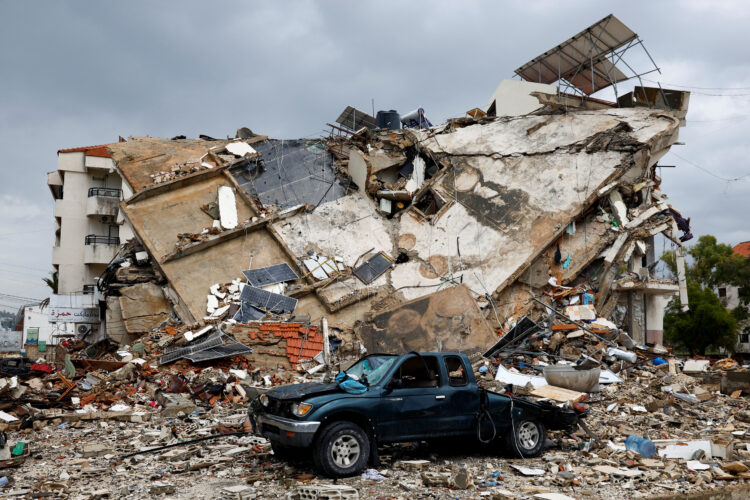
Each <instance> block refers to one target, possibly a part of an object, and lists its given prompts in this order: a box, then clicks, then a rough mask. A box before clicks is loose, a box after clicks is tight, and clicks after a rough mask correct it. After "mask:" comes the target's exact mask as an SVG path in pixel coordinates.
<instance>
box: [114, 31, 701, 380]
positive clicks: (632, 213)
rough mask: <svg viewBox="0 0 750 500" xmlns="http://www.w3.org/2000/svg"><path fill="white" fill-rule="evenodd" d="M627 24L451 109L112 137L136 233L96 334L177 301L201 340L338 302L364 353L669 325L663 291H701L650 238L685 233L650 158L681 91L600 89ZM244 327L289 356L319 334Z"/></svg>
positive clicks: (177, 314)
mask: <svg viewBox="0 0 750 500" xmlns="http://www.w3.org/2000/svg"><path fill="white" fill-rule="evenodd" d="M587 34H588V35H587ZM592 34H594V35H595V37H592ZM608 37H609V38H608ZM594 38H595V39H594ZM635 41H638V42H640V39H638V38H637V35H635V33H633V32H632V31H630V30H629V29H628V28H627V27H626V26H624V25H623V24H622V23H621V22H620V21H619V20H617V18H615V17H614V16H608V17H607V18H605V19H603V20H602V21H600V22H599V23H596V24H595V25H593V26H592V27H590V28H588V29H587V30H585V31H584V32H582V33H580V34H578V35H576V36H575V37H573V38H571V39H570V40H568V41H567V42H565V43H563V44H561V45H559V46H558V47H556V49H553V50H552V51H548V52H546V53H545V54H543V55H542V56H540V57H539V58H536V59H534V60H532V61H530V62H529V63H528V64H526V65H524V66H522V67H521V68H519V69H518V70H517V71H516V73H517V74H518V75H519V76H520V77H521V80H510V81H504V82H503V83H502V84H501V85H500V86H499V87H498V89H497V90H496V91H495V93H494V94H493V96H492V99H491V102H490V103H489V104H488V105H486V106H484V107H481V108H474V109H472V110H470V111H468V112H467V114H466V116H465V117H462V118H456V119H449V120H448V121H447V122H446V123H443V124H441V125H437V126H432V124H431V123H430V122H429V121H428V120H427V118H426V117H425V112H424V110H423V109H421V108H419V109H418V110H416V111H414V112H412V113H408V114H406V115H404V116H399V115H398V113H396V112H395V111H391V112H381V113H378V116H377V117H372V116H370V115H368V114H366V113H363V112H361V111H359V110H357V109H355V108H353V107H347V109H346V110H345V111H344V112H343V113H342V114H341V116H340V117H339V119H338V120H337V125H330V126H331V134H330V136H328V137H324V138H316V139H298V140H278V139H272V138H268V137H266V136H262V135H256V134H254V133H253V132H252V131H250V130H249V129H246V128H243V129H240V130H238V131H237V134H236V137H235V138H233V139H226V140H217V139H213V138H210V137H207V136H202V137H201V138H199V139H188V138H185V137H183V136H179V137H175V138H172V139H167V138H153V137H132V138H129V139H128V140H127V141H121V142H118V143H115V144H109V145H107V146H106V150H107V152H108V154H109V155H110V156H111V158H112V160H113V163H114V165H115V167H114V168H115V169H116V171H117V173H118V174H119V175H120V177H121V178H122V182H123V191H122V192H123V193H126V194H127V196H124V199H123V200H122V201H121V203H120V214H121V215H122V217H123V220H125V221H127V224H128V225H129V227H131V228H132V231H133V234H134V235H135V238H134V239H132V240H130V241H129V242H127V243H124V244H123V246H122V247H121V250H120V252H119V253H118V255H117V257H118V258H116V259H115V260H113V261H112V262H111V263H110V265H109V266H108V267H107V269H106V271H105V272H104V273H103V275H102V279H101V280H100V283H99V288H100V291H101V292H104V296H103V298H102V300H103V304H106V313H105V314H104V315H103V317H104V318H105V319H104V321H103V323H102V327H101V329H100V332H99V334H100V337H99V338H103V337H105V336H106V337H109V338H110V339H111V340H114V341H116V342H119V343H122V344H131V343H133V342H134V341H135V340H136V339H137V338H138V337H139V336H140V335H142V334H144V333H146V332H148V331H149V330H150V329H151V328H154V327H157V326H160V325H161V326H163V325H164V324H167V322H169V321H173V322H174V321H175V320H177V321H179V322H180V323H183V324H185V325H188V326H189V327H190V329H191V332H190V333H191V336H190V337H191V339H192V335H193V334H192V331H203V330H202V329H201V328H202V327H203V326H204V325H206V324H213V323H220V322H223V321H227V322H229V323H231V324H233V325H235V330H236V329H237V327H240V326H243V325H249V326H248V328H250V329H251V330H253V331H255V330H257V329H258V325H262V324H264V323H268V322H271V324H280V323H279V322H284V321H287V320H290V321H293V322H296V323H299V324H302V325H317V326H318V327H320V328H322V322H323V321H324V320H325V322H326V323H327V325H328V328H330V330H331V332H333V334H334V335H338V336H340V337H342V338H345V339H349V340H352V341H358V342H359V343H360V344H361V346H362V348H364V349H366V350H367V351H370V352H375V351H388V352H408V351H412V350H440V351H445V350H455V351H462V352H467V353H475V352H483V351H485V350H486V349H487V348H488V347H489V346H491V345H493V344H494V343H495V342H496V341H497V337H498V335H500V336H502V335H504V334H505V333H507V332H509V331H511V330H512V329H513V327H514V326H515V325H517V324H518V322H519V321H521V320H522V318H524V317H527V318H529V319H532V320H533V321H534V322H536V323H539V322H544V325H545V326H546V328H547V329H548V330H550V331H552V330H555V329H556V330H562V331H566V330H575V329H577V328H578V326H576V324H574V323H575V322H577V321H585V322H586V323H589V324H590V327H591V328H593V329H594V331H595V332H596V331H600V332H605V331H607V332H609V331H622V332H625V333H627V334H629V335H630V336H631V337H632V339H633V340H634V342H635V344H637V345H643V344H645V343H649V344H652V345H659V344H661V341H662V325H661V321H662V316H663V310H664V307H665V306H666V304H667V302H668V301H669V300H670V299H671V298H672V296H674V295H675V294H677V292H679V293H680V300H681V302H682V304H683V308H686V307H687V297H686V288H685V283H684V272H683V267H684V266H683V262H682V260H681V259H678V263H679V264H680V265H679V267H680V276H679V279H680V284H679V285H678V284H676V283H674V282H673V281H671V280H665V279H662V278H658V277H656V276H655V275H654V273H653V268H654V263H655V262H656V256H655V254H654V244H653V242H654V237H655V235H658V234H663V235H665V236H666V237H667V238H669V239H670V240H671V241H673V242H675V243H676V244H677V245H678V248H679V245H680V244H681V240H684V239H686V238H689V237H690V235H689V226H688V225H687V221H686V219H684V218H683V217H682V215H681V214H680V212H679V210H678V209H677V208H676V207H674V206H672V205H671V204H670V201H669V199H668V197H667V194H666V193H665V192H664V191H662V189H661V179H660V178H659V177H658V175H657V173H656V167H657V166H658V162H659V160H660V159H661V158H662V157H663V156H664V155H665V154H666V153H667V152H668V151H669V149H670V147H671V146H672V145H674V144H675V143H677V141H678V135H679V128H680V127H681V126H683V125H684V124H685V115H686V113H687V108H688V102H689V93H687V92H680V91H674V90H666V89H662V88H661V87H658V88H650V87H645V86H643V85H639V86H635V87H634V89H633V91H632V92H629V93H627V94H625V95H622V96H618V98H617V102H606V101H602V100H600V99H594V98H592V97H589V95H590V94H592V93H594V92H597V91H598V90H601V89H602V88H606V87H608V86H611V85H617V84H618V83H622V81H623V80H625V79H627V77H626V75H624V74H623V73H622V72H621V71H620V70H619V69H617V67H616V66H614V65H612V63H611V62H609V61H610V59H608V56H611V55H612V54H621V52H622V51H623V50H624V48H625V49H626V48H627V47H629V46H630V45H632V44H633V43H634V42H635ZM618 51H620V52H618ZM577 52H580V53H582V55H576V53H577ZM553 61H554V64H553ZM563 63H564V64H563ZM552 68H556V69H557V71H552ZM589 76H590V78H589ZM554 82H564V84H565V85H566V86H567V87H565V88H563V86H561V85H559V86H553V85H551V83H554ZM571 91H572V93H571ZM402 124H403V125H404V126H403V128H402V127H401V125H402ZM681 232H683V233H685V234H683V235H681V234H680V233H681ZM144 252H146V253H145V254H144ZM679 254H680V252H678V255H679ZM136 255H138V257H137V258H136ZM551 311H557V313H559V314H557V313H552V312H551ZM560 318H564V319H562V320H561V319H560ZM305 338H306V336H305ZM246 340H247V341H248V343H250V344H253V345H256V346H257V345H262V346H265V347H266V349H265V350H258V349H256V354H255V355H254V356H256V355H257V356H258V357H260V352H261V351H262V352H266V353H271V354H272V357H271V360H272V361H273V360H274V359H275V360H277V361H278V362H280V363H284V364H286V365H287V366H290V365H291V366H296V365H297V363H299V362H300V361H302V360H304V359H308V358H312V357H313V356H314V355H315V354H317V353H318V352H320V348H318V347H319V346H318V343H317V341H315V342H313V343H312V344H311V345H312V346H313V347H312V348H310V347H309V346H306V345H305V344H304V343H305V340H303V341H302V344H300V345H299V346H298V347H299V352H297V353H296V354H290V353H289V352H287V351H288V350H286V349H280V350H276V351H273V350H269V349H268V347H269V342H268V341H267V340H266V339H265V338H264V337H263V336H262V335H260V334H259V335H258V336H255V334H254V333H253V334H251V335H249V336H248V337H247V339H246ZM295 340H296V339H295ZM288 342H289V341H288ZM311 342H312V341H311ZM295 346H296V344H295ZM295 349H296V347H295ZM316 349H317V350H316ZM307 354H309V355H307ZM273 355H276V358H274V357H273ZM272 361H271V362H272Z"/></svg>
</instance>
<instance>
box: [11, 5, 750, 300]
mask: <svg viewBox="0 0 750 500" xmlns="http://www.w3.org/2000/svg"><path fill="white" fill-rule="evenodd" d="M610 13H613V14H615V15H616V16H617V17H619V18H620V19H621V20H622V21H623V22H624V23H625V24H627V25H628V26H629V27H630V28H631V29H633V30H634V31H636V32H637V33H638V34H639V35H640V36H641V38H642V39H643V41H644V42H645V44H646V47H647V48H648V50H649V52H650V53H651V55H652V56H653V58H654V59H655V60H656V62H657V64H658V65H659V67H660V68H661V74H658V73H654V74H652V75H649V76H647V77H646V78H649V79H651V80H659V81H660V82H662V85H663V86H665V87H672V88H681V89H682V88H689V89H690V90H692V91H693V94H692V97H691V101H690V112H689V114H688V125H687V127H685V128H684V129H682V135H681V137H682V139H681V140H682V141H683V142H685V145H684V146H675V147H674V148H673V150H674V151H675V153H676V154H673V153H670V154H669V155H668V156H667V157H666V158H665V159H664V160H663V161H662V163H663V164H668V165H677V166H678V168H675V169H662V171H663V178H664V184H663V188H664V190H665V191H666V192H668V193H669V194H670V198H671V199H672V200H673V202H674V203H675V205H676V206H678V207H680V208H681V209H682V210H683V212H684V213H685V214H687V216H690V217H692V223H693V232H694V233H695V234H696V236H697V235H701V234H714V235H716V236H717V237H718V238H719V240H720V241H723V242H726V243H731V244H736V243H738V242H740V241H746V240H750V223H749V222H748V215H750V160H749V158H750V137H749V136H748V131H750V128H749V127H748V123H750V56H749V55H748V52H747V47H748V46H750V30H748V29H747V26H748V22H750V4H748V3H747V2H743V1H740V0H737V1H721V2H709V1H705V2H701V1H697V0H687V1H681V2H668V1H660V2H650V1H642V2H641V1H638V2H632V1H630V2H606V1H602V0H597V1H577V2H568V3H567V4H566V5H565V6H564V7H563V6H562V4H560V2H557V1H534V2H530V1H517V2H490V1H467V0H461V1H452V2H451V1H435V2H404V1H385V0H377V1H374V0H373V1H362V2H351V1H348V2H344V1H341V2H339V1H325V2H323V1H320V2H311V1H309V2H306V1H299V2H297V1H283V2H282V1H270V2H249V1H245V2H236V1H216V0H214V1H211V2H205V1H204V2H198V1H186V0H181V1H172V2H167V1H164V2H150V1H148V2H147V1H129V2H100V1H93V0H92V1H69V2H58V1H46V2H43V1H36V2H17V1H15V2H14V1H10V0H0V18H2V19H3V20H4V22H3V29H2V30H0V67H2V78H0V150H2V159H1V160H0V165H1V166H0V308H8V306H12V307H16V306H17V300H16V299H13V298H12V297H10V298H9V297H8V295H14V296H20V297H31V298H43V297H46V296H47V295H48V290H47V289H46V287H45V286H44V285H43V284H42V282H41V277H42V276H44V275H45V273H46V272H48V271H49V270H50V269H51V264H50V261H51V253H52V245H53V231H54V219H53V202H52V197H51V196H50V193H49V190H48V189H47V186H46V173H47V172H49V171H51V170H55V169H56V167H57V163H56V162H57V150H58V149H61V148H68V147H75V146H83V145H91V144H102V143H107V142H113V141H116V140H117V137H118V135H121V136H124V137H127V136H131V135H134V136H136V135H152V136H166V137H172V136H174V135H178V134H185V135H187V136H188V137H196V136H197V135H198V134H201V133H203V134H208V135H211V136H214V137H226V136H227V135H234V131H235V130H236V129H237V128H238V127H241V126H247V127H250V128H251V129H252V130H253V131H255V132H257V133H262V134H267V135H269V136H273V137H279V138H294V137H301V136H307V137H316V136H320V135H321V134H322V133H323V130H324V128H325V123H326V122H331V121H333V120H334V119H335V118H336V117H337V116H338V114H339V112H340V111H341V110H342V109H343V108H344V107H345V106H346V105H349V104H351V105H354V106H357V107H359V108H361V109H363V110H369V109H371V99H374V100H375V107H376V109H391V108H393V109H398V110H401V111H408V110H411V109H413V108H415V107H418V106H422V107H424V108H425V110H426V112H427V116H428V118H430V119H431V120H432V121H433V122H434V123H437V122H441V121H443V120H445V119H446V118H449V117H456V116H461V115H463V114H464V112H465V111H466V110H468V109H470V108H473V107H475V106H482V105H484V104H486V102H487V100H488V98H489V96H490V95H491V93H492V91H493V90H494V88H495V87H496V86H497V84H498V83H499V81H500V80H501V79H503V78H510V77H511V76H512V75H513V70H514V69H515V68H516V67H518V66H520V65H521V64H522V63H524V62H526V61H527V60H529V59H532V58H533V57H535V56H537V55H538V54H540V53H541V52H544V51H546V50H548V49H550V48H552V47H553V46H555V45H557V44H558V43H560V42H562V41H564V40H565V39H566V38H568V37H569V36H571V35H573V34H575V33H577V32H578V31H580V30H581V29H583V28H585V27H586V26H588V25H590V24H592V23H594V22H596V21H598V20H599V19H601V18H603V17H604V16H606V15H607V14H610ZM634 58H635V59H634V63H633V64H638V65H639V67H640V68H645V67H646V66H647V64H646V63H647V61H646V60H644V58H643V57H639V55H638V54H634ZM645 83H647V84H650V82H645ZM677 86H680V87H677ZM624 87H625V88H626V89H628V88H629V87H632V85H625V86H624ZM730 96H734V97H730ZM603 97H606V95H603ZM677 155H679V157H678V156H677ZM743 176H745V177H744V178H743ZM738 178H741V179H740V180H733V179H738ZM658 250H659V251H660V250H661V249H658Z"/></svg>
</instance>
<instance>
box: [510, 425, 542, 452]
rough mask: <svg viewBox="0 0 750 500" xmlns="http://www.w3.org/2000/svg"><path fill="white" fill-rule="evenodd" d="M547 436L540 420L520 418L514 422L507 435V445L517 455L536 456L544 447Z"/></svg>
mask: <svg viewBox="0 0 750 500" xmlns="http://www.w3.org/2000/svg"><path fill="white" fill-rule="evenodd" d="M546 436H547V434H546V433H545V429H544V424H543V423H541V422H539V421H538V420H520V421H518V422H513V426H512V427H511V430H510V432H508V434H507V435H506V445H507V446H508V448H509V449H510V452H511V453H512V454H513V455H515V456H517V457H520V458H530V457H536V456H537V455H539V453H541V451H542V447H544V440H545V439H546Z"/></svg>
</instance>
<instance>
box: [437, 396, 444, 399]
mask: <svg viewBox="0 0 750 500" xmlns="http://www.w3.org/2000/svg"><path fill="white" fill-rule="evenodd" d="M435 399H445V396H435Z"/></svg>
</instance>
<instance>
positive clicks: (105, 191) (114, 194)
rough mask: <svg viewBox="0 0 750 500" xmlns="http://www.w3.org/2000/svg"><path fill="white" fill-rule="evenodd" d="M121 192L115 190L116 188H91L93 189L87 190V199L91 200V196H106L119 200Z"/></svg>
mask: <svg viewBox="0 0 750 500" xmlns="http://www.w3.org/2000/svg"><path fill="white" fill-rule="evenodd" d="M121 192H122V190H121V189H117V188H103V187H93V188H89V198H91V197H92V196H106V197H108V198H119V197H120V193H121Z"/></svg>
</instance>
